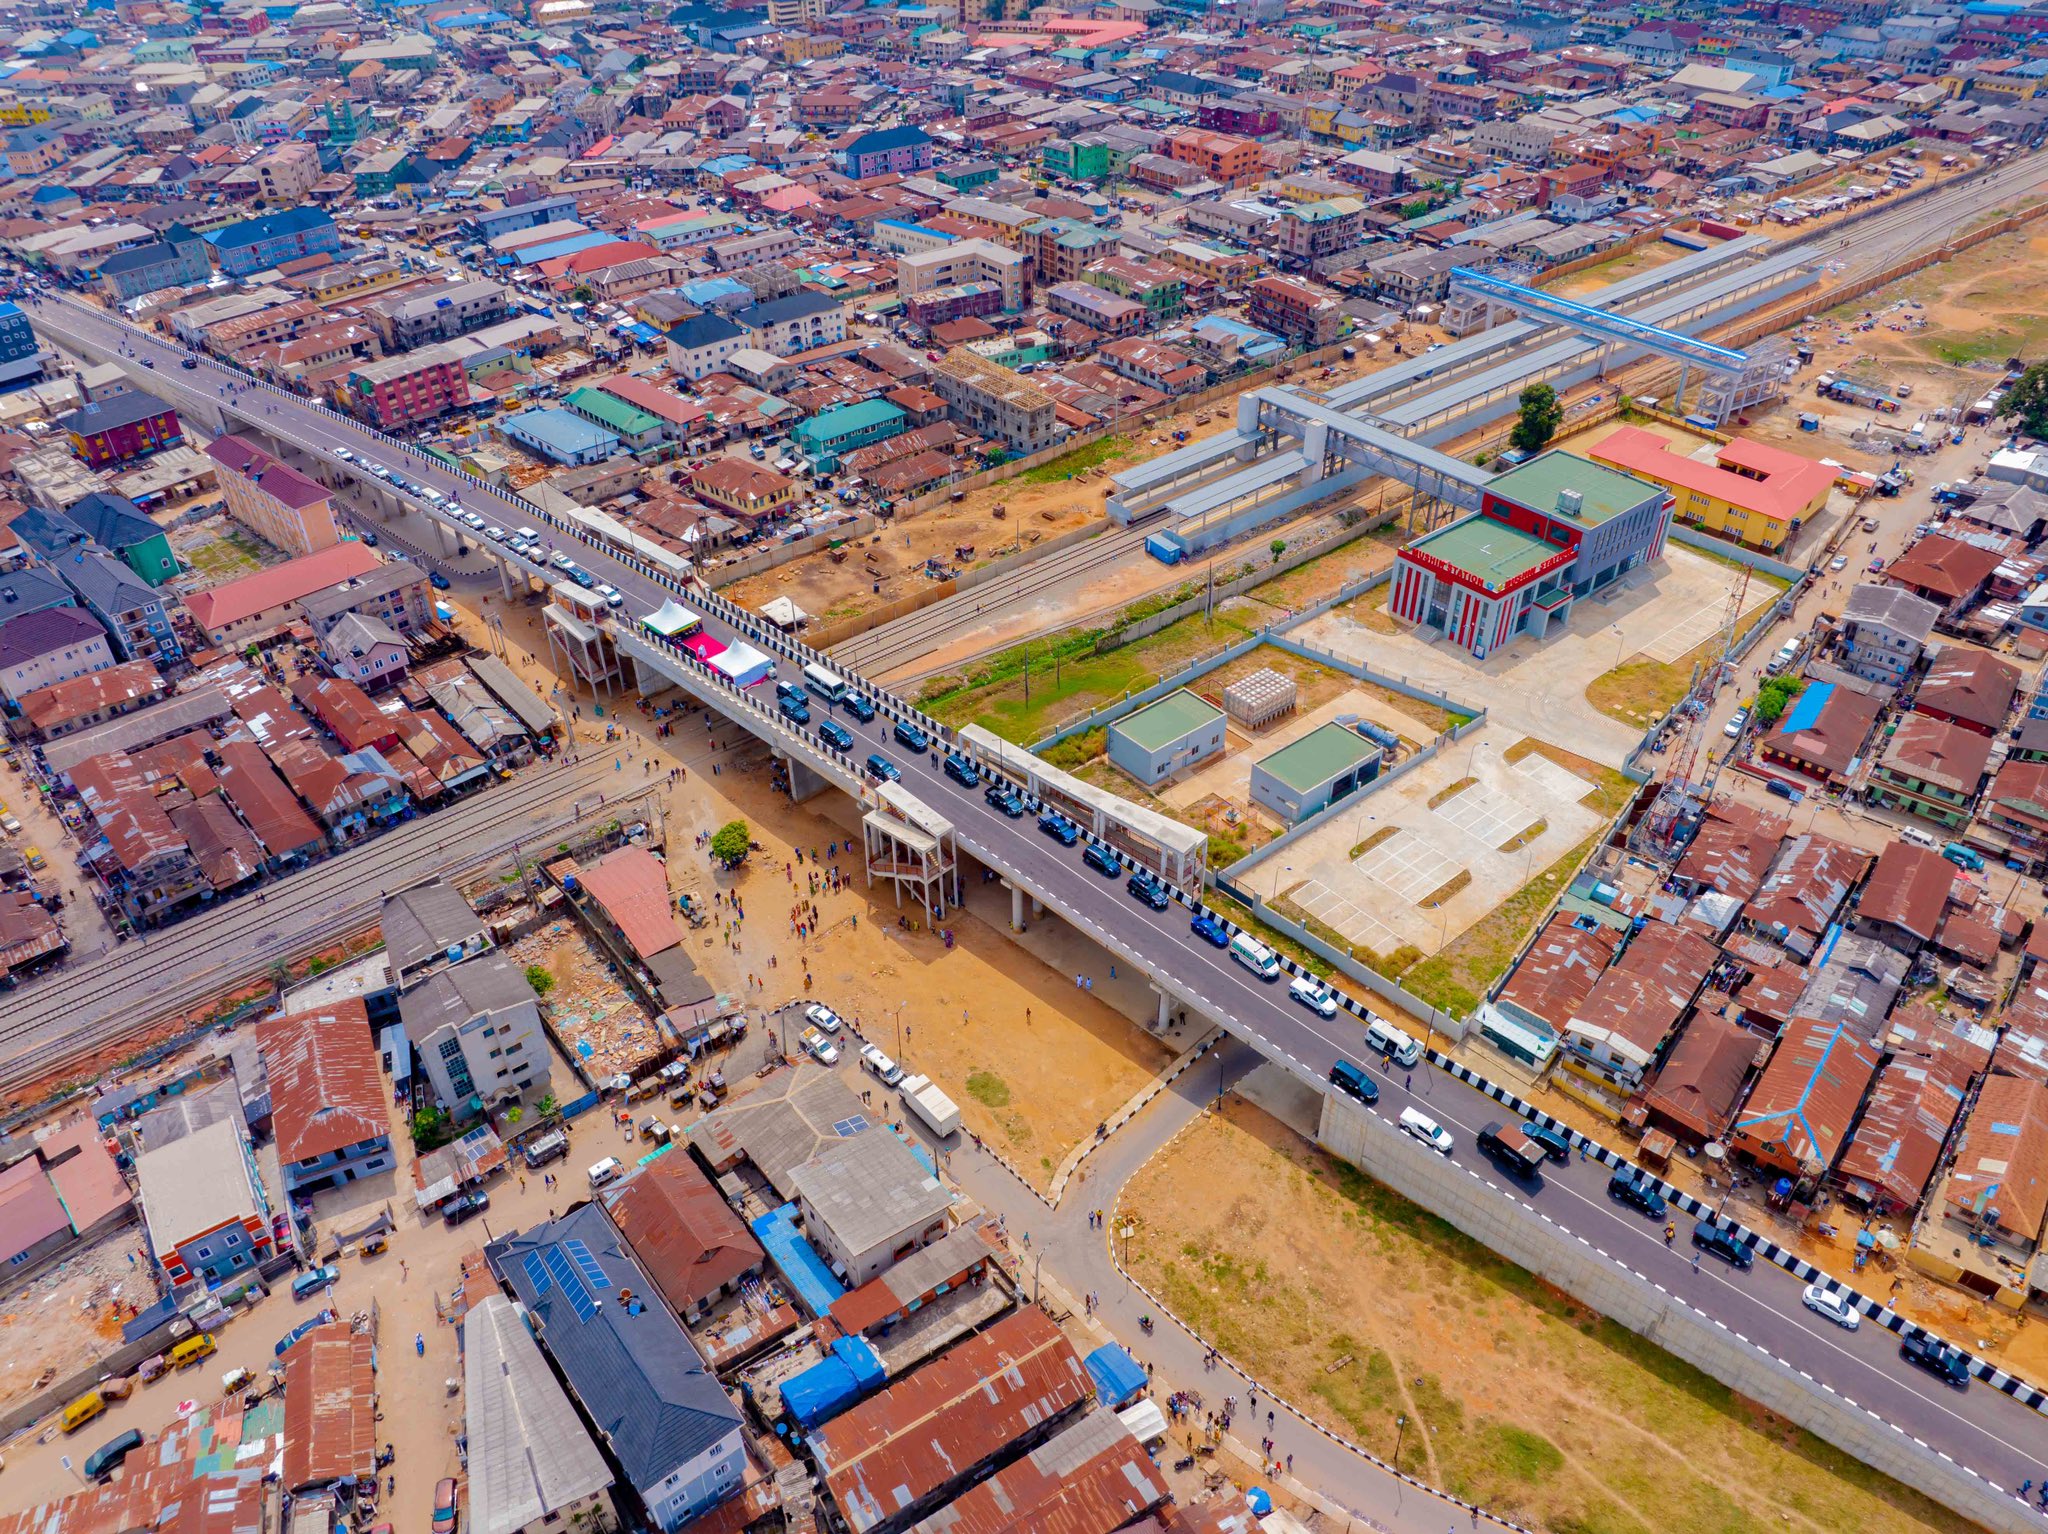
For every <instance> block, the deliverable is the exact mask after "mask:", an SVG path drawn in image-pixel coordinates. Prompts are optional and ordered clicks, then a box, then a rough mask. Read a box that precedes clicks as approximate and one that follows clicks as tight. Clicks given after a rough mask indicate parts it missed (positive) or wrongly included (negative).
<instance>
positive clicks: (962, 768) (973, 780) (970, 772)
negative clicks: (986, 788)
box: [946, 751, 981, 788]
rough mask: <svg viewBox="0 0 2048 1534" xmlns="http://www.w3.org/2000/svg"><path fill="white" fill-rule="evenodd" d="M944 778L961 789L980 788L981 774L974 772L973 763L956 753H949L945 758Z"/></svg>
mask: <svg viewBox="0 0 2048 1534" xmlns="http://www.w3.org/2000/svg"><path fill="white" fill-rule="evenodd" d="M946 776H947V777H949V778H951V779H952V780H953V781H954V782H955V783H958V784H959V785H960V786H961V787H962V788H979V787H981V774H980V773H979V772H977V771H976V770H975V766H974V763H973V762H971V761H969V760H968V759H967V758H966V757H964V756H962V755H961V754H960V753H959V752H958V751H953V752H949V753H948V754H947V756H946Z"/></svg>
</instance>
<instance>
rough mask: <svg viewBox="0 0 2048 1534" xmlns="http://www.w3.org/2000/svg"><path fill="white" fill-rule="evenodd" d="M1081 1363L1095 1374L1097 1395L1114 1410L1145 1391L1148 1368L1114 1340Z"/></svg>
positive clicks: (1105, 1404)
mask: <svg viewBox="0 0 2048 1534" xmlns="http://www.w3.org/2000/svg"><path fill="white" fill-rule="evenodd" d="M1082 1362H1083V1363H1085V1364H1087V1365H1088V1372H1089V1374H1090V1375H1092V1376H1093V1377H1094V1380H1095V1394H1096V1395H1097V1396H1098V1397H1099V1398H1100V1399H1101V1401H1102V1404H1103V1405H1104V1406H1107V1407H1108V1408H1109V1409H1110V1410H1111V1411H1114V1410H1116V1408H1117V1407H1119V1406H1122V1405H1123V1404H1124V1403H1125V1402H1126V1401H1128V1400H1130V1399H1131V1397H1133V1396H1135V1395H1140V1394H1142V1393H1143V1392H1144V1389H1145V1383H1146V1381H1145V1370H1144V1369H1143V1367H1142V1366H1141V1365H1140V1364H1139V1363H1138V1361H1137V1359H1135V1358H1133V1357H1131V1355H1130V1354H1128V1353H1126V1352H1125V1351H1124V1350H1123V1349H1122V1348H1120V1347H1118V1346H1117V1345H1116V1344H1115V1343H1114V1342H1105V1343H1104V1344H1103V1345H1102V1346H1101V1347H1099V1348H1097V1349H1096V1350H1095V1351H1094V1352H1092V1353H1090V1354H1089V1355H1088V1356H1087V1357H1086V1358H1085V1359H1083V1360H1082Z"/></svg>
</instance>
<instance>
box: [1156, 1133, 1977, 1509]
mask: <svg viewBox="0 0 2048 1534" xmlns="http://www.w3.org/2000/svg"><path fill="white" fill-rule="evenodd" d="M1116 1213H1117V1216H1118V1217H1122V1216H1123V1215H1125V1214H1127V1213H1129V1214H1135V1215H1136V1216H1137V1225H1138V1233H1137V1235H1136V1236H1135V1237H1134V1238H1133V1239H1132V1241H1131V1243H1130V1254H1131V1266H1132V1269H1133V1271H1134V1272H1135V1273H1136V1274H1137V1276H1138V1277H1139V1278H1140V1279H1142V1280H1143V1281H1144V1282H1145V1283H1146V1284H1148V1285H1151V1286H1154V1287H1155V1290H1156V1292H1158V1293H1160V1294H1162V1295H1163V1296H1164V1297H1165V1299H1166V1301H1167V1303H1168V1304H1169V1305H1170V1306H1171V1307H1172V1308H1173V1309H1174V1310H1175V1311H1176V1312H1177V1313H1178V1314H1180V1315H1181V1316H1182V1317H1183V1318H1185V1319H1186V1320H1187V1321H1189V1322H1190V1323H1191V1324H1192V1325H1193V1326H1194V1327H1195V1329H1196V1330H1197V1331H1199V1332H1200V1333H1201V1334H1202V1335H1204V1336H1206V1337H1209V1338H1212V1339H1213V1340H1214V1341H1215V1342H1216V1344H1217V1346H1219V1347H1220V1348H1222V1349H1223V1350H1224V1351H1225V1352H1226V1353H1229V1354H1231V1355H1233V1356H1234V1357H1235V1358H1237V1359H1238V1360H1240V1361H1241V1362H1243V1363H1244V1364H1245V1365H1246V1366H1247V1367H1248V1368H1250V1369H1251V1370H1252V1371H1253V1372H1255V1373H1257V1374H1259V1375H1262V1376H1264V1377H1265V1378H1267V1379H1269V1380H1272V1381H1274V1382H1275V1383H1276V1384H1277V1385H1278V1386H1279V1388H1280V1390H1281V1391H1282V1393H1283V1394H1285V1395H1286V1396H1287V1397H1288V1398H1289V1399H1291V1400H1292V1401H1294V1402H1295V1403H1297V1404H1298V1405H1300V1406H1302V1407H1303V1408H1304V1409H1306V1410H1308V1411H1309V1412H1310V1413H1311V1414H1313V1415H1315V1416H1317V1417H1319V1418H1320V1419H1321V1420H1322V1421H1323V1422H1324V1423H1325V1424H1327V1425H1328V1426H1329V1427H1331V1428H1332V1429H1333V1430H1335V1431H1338V1432H1341V1433H1343V1434H1344V1435H1346V1436H1347V1437H1350V1438H1353V1439H1356V1440H1358V1441H1360V1442H1362V1443H1364V1444H1366V1445H1367V1446H1368V1447H1370V1448H1371V1449H1373V1450H1374V1451H1375V1452H1376V1453H1378V1454H1380V1455H1382V1456H1384V1457H1386V1458H1389V1459H1391V1458H1393V1457H1394V1455H1395V1452H1396V1445H1397V1441H1398V1444H1399V1453H1400V1464H1401V1467H1402V1468H1403V1469H1404V1470H1407V1471H1409V1472H1411V1473H1413V1474H1415V1475H1417V1476H1421V1477H1423V1478H1425V1479H1427V1480H1429V1481H1431V1482H1432V1483H1434V1484H1436V1485H1439V1486H1443V1487H1446V1488H1448V1489H1450V1490H1452V1491H1454V1492H1456V1493H1457V1494H1458V1495H1460V1496H1464V1497H1467V1498H1470V1499H1473V1500H1475V1501H1477V1502H1480V1503H1482V1504H1484V1505H1486V1506H1488V1507H1491V1508H1495V1509H1498V1510H1499V1511H1501V1512H1503V1513H1508V1514H1511V1515H1513V1516H1515V1517H1517V1518H1519V1519H1521V1520H1523V1521H1524V1522H1528V1523H1532V1524H1535V1525H1537V1526H1539V1527H1544V1528H1550V1529H1556V1530H1570V1531H1573V1534H1652V1531H1657V1534H1663V1531H1685V1534H1698V1531H1717V1534H1718V1531H1728V1534H1734V1531H1738V1530H1740V1531H1754V1530H1759V1529H1766V1528H1770V1529H1778V1528H1785V1529H1796V1530H1802V1531H1809V1534H1832V1531H1840V1534H1868V1531H1874V1530H1884V1531H1886V1534H1909V1531H1914V1530H1926V1531H1934V1530H1942V1531H1953V1530H1956V1529H1958V1528H1959V1527H1961V1525H1960V1524H1959V1522H1958V1520H1957V1519H1956V1518H1955V1517H1954V1516H1953V1515H1952V1514H1949V1513H1947V1512H1946V1511H1944V1510H1942V1509H1940V1508H1938V1507H1936V1506H1935V1505H1934V1504H1933V1503H1932V1502H1929V1501H1927V1500H1926V1499H1924V1498H1922V1497H1921V1496H1919V1494H1917V1493H1915V1492H1913V1491H1910V1490H1908V1489H1907V1488H1905V1487H1902V1486H1899V1485H1897V1484H1895V1483H1893V1482H1890V1481H1887V1480H1885V1479H1884V1478H1882V1477H1880V1476H1879V1475H1877V1474H1876V1473H1875V1472H1874V1471H1871V1470H1868V1469H1866V1468H1865V1467H1863V1466H1862V1465H1860V1464H1858V1463H1856V1462H1855V1461H1853V1460H1850V1459H1849V1458H1848V1457H1847V1456H1845V1455H1842V1454H1840V1453H1838V1452H1837V1451H1835V1450H1834V1449H1832V1448H1829V1447H1828V1446H1827V1445H1825V1444H1822V1443H1820V1442H1819V1441H1818V1440H1817V1439H1814V1438H1813V1437H1811V1436H1810V1435H1808V1434H1806V1433H1803V1432H1801V1431H1799V1430H1798V1429H1797V1428H1794V1427H1792V1426H1791V1425H1789V1424H1787V1423H1785V1422H1783V1421H1782V1420H1780V1419H1778V1418H1775V1417H1772V1416H1770V1415H1769V1414H1768V1413H1766V1412H1764V1411H1763V1410H1762V1409H1761V1408H1758V1407H1756V1406H1753V1405H1751V1404H1750V1403H1748V1402H1746V1401H1744V1400H1742V1399H1740V1398H1739V1397H1737V1396H1735V1395H1733V1394H1732V1393H1731V1392H1729V1391H1728V1390H1726V1389H1724V1388H1723V1387H1722V1386H1720V1385H1719V1384H1717V1383H1715V1382H1714V1381H1712V1380H1710V1379H1708V1378H1707V1377H1706V1376H1705V1375H1702V1374H1700V1373H1698V1372H1697V1371H1695V1370H1693V1369H1691V1368H1689V1367H1687V1366H1686V1365H1684V1364H1681V1363H1679V1362H1678V1361H1677V1360H1675V1359H1673V1358H1670V1357H1668V1356H1666V1355H1664V1354H1662V1353H1659V1352H1658V1351H1657V1350H1656V1349H1654V1348H1652V1347H1651V1346H1649V1345H1648V1344H1646V1343H1645V1342H1643V1341H1642V1340H1641V1339H1640V1338H1638V1337H1636V1336H1635V1335H1633V1334H1632V1333H1629V1332H1627V1331H1624V1330H1623V1329H1622V1328H1620V1327H1618V1326H1615V1325H1613V1324H1612V1323H1610V1322H1608V1321H1606V1320H1604V1319H1603V1318H1602V1317H1600V1316H1599V1315H1597V1314H1595V1313H1593V1312H1591V1311H1588V1310H1586V1309H1584V1308H1583V1307H1581V1306H1579V1305H1578V1304H1576V1303H1575V1302H1573V1301H1572V1300H1570V1299H1568V1298H1567V1297H1565V1296H1564V1295H1562V1294H1560V1293H1558V1292H1557V1291H1555V1290H1553V1289H1550V1288H1549V1287H1547V1286H1546V1285H1544V1284H1542V1283H1541V1282H1539V1281H1538V1280H1537V1279H1535V1278H1533V1277H1531V1276H1530V1275H1529V1274H1527V1273H1525V1272H1523V1271H1522V1270H1520V1269H1518V1268H1515V1267H1513V1266H1512V1265H1510V1264H1509V1263H1507V1262H1504V1261H1503V1260H1502V1259H1500V1258H1499V1257H1497V1256H1495V1255H1494V1254H1493V1253H1491V1252H1489V1251H1487V1250H1486V1249H1485V1248H1483V1247H1481V1246H1479V1245H1478V1244H1477V1243H1476V1242H1473V1241H1471V1240H1469V1239H1467V1238H1466V1237H1464V1236H1462V1235H1460V1234H1458V1233H1457V1232H1456V1231H1454V1230H1452V1229H1451V1228H1450V1227H1449V1226H1448V1225H1446V1224H1444V1223H1443V1222H1442V1221H1440V1220H1438V1219H1436V1218H1435V1217H1434V1216H1431V1215H1429V1214H1427V1213H1425V1212H1424V1211H1422V1210H1420V1209H1418V1208H1417V1207H1415V1206H1414V1205H1412V1204H1410V1203H1408V1202H1406V1201H1405V1200H1403V1199H1401V1198H1399V1197H1397V1196H1396V1195H1394V1194H1392V1193H1390V1192H1389V1191H1388V1190H1386V1189H1385V1188H1383V1187H1381V1186H1380V1185H1378V1184H1376V1183H1374V1182H1372V1181H1371V1180H1369V1179H1368V1178H1365V1177H1364V1176H1362V1175H1360V1174H1359V1173H1358V1172H1356V1171H1354V1170H1352V1169H1351V1168H1350V1167H1347V1166H1345V1165H1343V1164H1342V1163H1339V1162H1336V1161H1333V1160H1332V1159H1330V1158H1329V1157H1326V1156H1324V1155H1322V1154H1321V1153H1320V1152H1318V1151H1316V1150H1315V1149H1314V1148H1313V1147H1312V1146H1310V1145H1309V1144H1308V1142H1306V1141H1304V1140H1303V1139H1301V1138H1300V1137H1299V1136H1298V1135H1296V1134H1295V1133H1294V1132H1293V1131H1292V1130H1289V1129H1287V1128H1285V1127H1283V1126H1282V1125H1280V1124H1279V1123H1278V1122H1277V1121H1275V1120H1274V1119H1272V1118H1270V1117H1268V1116H1267V1115H1266V1114H1265V1113H1263V1112H1262V1111H1260V1110H1259V1109H1256V1108H1253V1107H1250V1106H1248V1105H1246V1104H1244V1103H1242V1102H1240V1101H1238V1100H1235V1099H1232V1100H1230V1101H1229V1102H1228V1103H1227V1104H1226V1107H1225V1110H1224V1112H1223V1113H1222V1114H1221V1115H1204V1116H1203V1117H1202V1118H1200V1119H1198V1120H1196V1122H1195V1123H1194V1124H1193V1125H1192V1126H1190V1128H1189V1129H1188V1130H1187V1131H1186V1132H1185V1133H1184V1134H1183V1135H1182V1136H1181V1137H1180V1138H1179V1139H1178V1140H1176V1141H1175V1142H1174V1143H1173V1144H1172V1145H1171V1146H1170V1147H1169V1148H1168V1149H1167V1150H1166V1151H1165V1152H1163V1153H1162V1154H1161V1155H1159V1156H1157V1157H1155V1158H1153V1160H1152V1161H1151V1162H1149V1163H1148V1164H1147V1165H1146V1167H1145V1168H1144V1170H1143V1171H1142V1172H1140V1173H1139V1175H1138V1176H1137V1177H1136V1178H1135V1179H1134V1180H1133V1181H1132V1183H1131V1184H1130V1185H1129V1187H1128V1188H1127V1190H1126V1192H1125V1194H1124V1196H1123V1198H1122V1200H1121V1202H1120V1203H1119V1205H1118V1208H1117V1211H1116ZM1400 1413H1405V1414H1406V1416H1407V1418H1408V1426H1407V1428H1406V1430H1405V1432H1404V1431H1401V1430H1400V1429H1398V1428H1397V1426H1396V1423H1395V1418H1396V1415H1397V1414H1400Z"/></svg>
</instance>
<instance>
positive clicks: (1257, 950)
mask: <svg viewBox="0 0 2048 1534" xmlns="http://www.w3.org/2000/svg"><path fill="white" fill-rule="evenodd" d="M1230 956H1231V957H1232V958H1233V959H1235V960H1237V962H1238V963H1240V964H1242V965H1243V966H1244V967H1245V968H1246V969H1248V970H1250V971H1251V972H1252V973H1253V974H1255V975H1257V976H1258V977H1259V978H1260V979H1261V980H1278V979H1279V978H1280V956H1279V955H1278V954H1277V953H1275V952H1273V950H1272V949H1270V948H1268V947H1267V946H1266V945H1265V944H1264V943H1262V942H1260V941H1259V940H1258V939H1257V938H1255V937H1253V936H1252V935H1251V934H1250V933H1249V932H1240V933H1238V935H1237V936H1236V937H1234V938H1232V939H1231V940H1230Z"/></svg>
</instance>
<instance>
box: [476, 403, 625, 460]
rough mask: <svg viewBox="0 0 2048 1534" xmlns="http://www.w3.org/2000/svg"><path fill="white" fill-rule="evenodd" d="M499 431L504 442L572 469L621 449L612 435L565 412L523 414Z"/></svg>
mask: <svg viewBox="0 0 2048 1534" xmlns="http://www.w3.org/2000/svg"><path fill="white" fill-rule="evenodd" d="M498 430H499V432H500V433H501V434H502V435H503V436H504V438H505V440H506V441H508V442H516V443H518V444H519V445H520V446H521V447H524V448H529V449H531V450H532V451H533V452H536V453H538V454H540V455H541V457H543V458H546V459H549V460H551V461H553V462H555V463H563V464H568V465H570V466H572V467H574V466H578V465H581V464H586V463H602V462H603V461H604V460H605V459H607V458H609V457H611V455H612V454H614V453H616V452H617V451H619V447H620V443H619V439H618V437H617V436H616V435H615V434H613V433H612V432H609V431H606V430H605V429H604V428H603V427H602V426H599V425H598V424H597V423H596V422H594V421H586V420H585V419H584V418H583V417H582V416H580V415H575V414H572V413H571V412H569V411H567V410H555V409H552V408H547V409H540V410H522V411H520V412H519V414H517V415H513V416H507V417H506V418H505V419H504V420H502V421H500V422H499V423H498Z"/></svg>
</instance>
